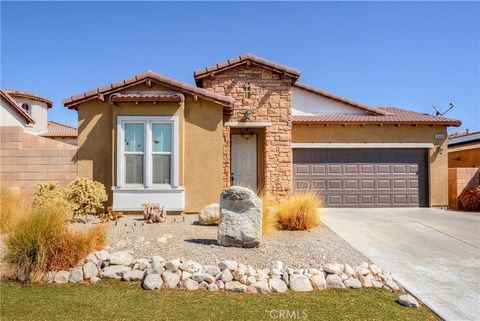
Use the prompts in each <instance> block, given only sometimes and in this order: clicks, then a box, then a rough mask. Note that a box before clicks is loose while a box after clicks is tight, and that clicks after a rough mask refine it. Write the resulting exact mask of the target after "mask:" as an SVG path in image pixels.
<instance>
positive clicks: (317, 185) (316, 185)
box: [312, 179, 326, 191]
mask: <svg viewBox="0 0 480 321" xmlns="http://www.w3.org/2000/svg"><path fill="white" fill-rule="evenodd" d="M325 183H326V181H325V180H323V179H322V180H314V181H313V184H312V187H313V189H316V190H321V191H323V190H325V186H326V185H325Z"/></svg>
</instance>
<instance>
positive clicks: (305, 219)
mask: <svg viewBox="0 0 480 321" xmlns="http://www.w3.org/2000/svg"><path fill="white" fill-rule="evenodd" d="M321 206H322V202H321V201H320V199H319V197H318V195H317V194H316V193H315V192H313V191H307V192H298V193H295V194H293V195H291V196H289V197H288V198H287V199H286V200H285V201H283V202H281V203H279V204H278V205H277V206H276V207H275V210H276V215H277V227H278V228H279V229H281V230H310V229H312V228H314V227H316V226H318V225H319V224H320V212H319V208H320V207H321Z"/></svg>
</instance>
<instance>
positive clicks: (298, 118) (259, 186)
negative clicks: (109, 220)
mask: <svg viewBox="0 0 480 321" xmlns="http://www.w3.org/2000/svg"><path fill="white" fill-rule="evenodd" d="M299 77H300V72H299V71H298V70H296V69H293V68H290V67H288V66H284V65H280V64H277V63H274V62H272V61H268V60H266V59H263V58H259V57H257V56H254V55H251V54H247V55H243V56H240V57H237V58H233V59H230V60H228V61H225V62H221V63H218V64H216V65H213V66H210V67H207V68H202V69H199V70H197V71H195V72H194V78H195V82H196V86H192V85H189V84H187V83H184V82H181V81H177V80H173V79H171V78H168V77H165V76H162V75H159V74H157V73H155V72H152V71H147V72H144V73H142V74H139V75H136V76H133V77H131V78H127V79H124V80H121V81H118V82H114V83H111V84H108V85H106V86H103V87H99V88H96V89H93V90H90V91H87V92H84V93H81V94H78V95H75V96H72V97H69V98H66V99H64V105H65V106H66V107H68V108H70V109H75V110H77V111H78V120H79V136H78V175H79V176H86V177H90V178H92V179H95V180H97V181H100V182H102V183H103V184H105V186H107V189H109V190H110V193H109V194H110V195H109V196H110V202H111V203H112V204H113V207H114V208H115V209H118V210H140V209H141V205H142V203H149V202H156V203H160V204H163V205H166V206H167V208H168V210H170V211H185V212H198V211H199V210H200V209H202V208H203V207H204V206H205V205H207V204H209V203H212V202H218V199H219V194H220V192H221V191H222V189H223V188H225V187H227V186H230V185H243V186H248V187H250V188H252V189H254V190H262V191H264V192H265V193H266V194H268V195H272V196H275V197H277V198H282V197H284V196H286V195H288V194H289V193H291V192H292V191H301V190H307V189H314V190H316V191H319V192H320V193H321V195H322V197H324V202H325V205H326V206H329V207H393V206H411V207H416V206H446V205H447V203H448V193H447V179H448V175H447V161H448V160H447V129H446V127H447V126H459V125H460V121H458V120H454V119H447V118H443V117H435V116H431V115H426V114H421V113H417V112H414V111H409V110H404V109H397V108H392V107H370V106H366V105H365V104H361V103H357V102H354V101H351V100H348V99H345V98H343V97H339V96H336V95H333V94H330V93H328V92H325V91H323V90H320V89H317V88H314V87H311V86H308V85H305V84H301V83H299V82H298V78H299Z"/></svg>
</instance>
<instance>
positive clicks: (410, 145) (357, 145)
mask: <svg viewBox="0 0 480 321" xmlns="http://www.w3.org/2000/svg"><path fill="white" fill-rule="evenodd" d="M433 147H434V146H433V144H432V143H292V148H433Z"/></svg>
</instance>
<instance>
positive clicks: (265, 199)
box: [259, 193, 277, 236]
mask: <svg viewBox="0 0 480 321" xmlns="http://www.w3.org/2000/svg"><path fill="white" fill-rule="evenodd" d="M259 197H260V199H261V200H262V204H263V206H262V235H263V236H269V235H273V234H275V232H276V231H277V215H276V209H275V206H276V205H277V203H276V201H275V199H273V198H272V197H269V196H266V195H265V194H264V193H260V195H259Z"/></svg>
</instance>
